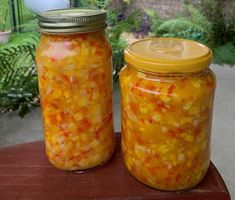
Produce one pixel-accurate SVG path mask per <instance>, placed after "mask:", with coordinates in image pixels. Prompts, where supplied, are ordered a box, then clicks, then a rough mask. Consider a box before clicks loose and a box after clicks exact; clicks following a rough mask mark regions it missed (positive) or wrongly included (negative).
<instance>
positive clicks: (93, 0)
mask: <svg viewBox="0 0 235 200" xmlns="http://www.w3.org/2000/svg"><path fill="white" fill-rule="evenodd" d="M108 2H109V0H75V5H76V6H79V7H86V8H99V9H104V8H106V6H107V4H108Z"/></svg>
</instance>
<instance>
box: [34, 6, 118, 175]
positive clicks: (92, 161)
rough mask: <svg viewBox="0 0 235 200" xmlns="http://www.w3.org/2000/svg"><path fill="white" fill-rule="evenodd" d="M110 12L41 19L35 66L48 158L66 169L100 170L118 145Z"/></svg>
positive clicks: (75, 12)
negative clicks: (108, 27) (108, 30)
mask: <svg viewBox="0 0 235 200" xmlns="http://www.w3.org/2000/svg"><path fill="white" fill-rule="evenodd" d="M105 20H106V13H105V12H104V11H99V10H84V9H70V10H55V11H48V12H45V13H43V14H41V15H40V16H39V25H40V28H41V32H42V36H41V40H40V43H39V47H38V49H37V54H36V61H37V70H38V81H39V90H40V96H41V105H42V114H43V126H44V134H45V143H46V153H47V156H48V158H49V161H50V162H51V163H52V164H53V165H54V166H55V167H57V168H59V169H63V170H69V171H72V170H85V169H89V168H93V167H96V166H98V165H102V164H103V163H105V162H107V161H108V160H109V158H110V157H111V155H112V153H113V151H114V146H115V135H114V128H113V115H112V62H111V54H112V52H111V47H110V45H109V43H108V41H107V39H106V37H105V32H104V28H105V26H106V23H105Z"/></svg>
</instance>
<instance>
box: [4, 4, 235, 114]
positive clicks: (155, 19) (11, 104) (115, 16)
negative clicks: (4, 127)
mask: <svg viewBox="0 0 235 200" xmlns="http://www.w3.org/2000/svg"><path fill="white" fill-rule="evenodd" d="M13 1H14V0H0V34H1V32H4V31H9V30H11V34H10V39H9V41H8V42H7V43H5V44H0V112H2V113H5V112H9V111H14V110H18V113H19V116H21V117H23V116H24V115H25V114H27V113H28V112H29V110H30V107H32V106H38V105H39V93H38V85H37V74H36V68H35V50H36V47H37V45H38V41H39V37H40V33H39V32H38V27H37V18H36V14H35V13H33V12H32V11H29V10H28V9H27V8H26V7H25V4H24V1H23V0H18V1H14V2H15V4H14V12H15V13H14V14H15V17H13V14H12V2H13ZM130 3H131V0H119V1H117V0H71V1H70V4H71V7H89V8H99V9H106V10H107V14H108V18H107V23H108V27H107V37H108V38H109V41H110V43H111V45H112V48H113V78H114V81H118V73H119V71H120V70H121V68H122V67H123V66H124V59H123V51H124V49H125V47H126V46H127V44H128V43H129V42H131V41H132V40H136V39H138V38H143V37H148V36H156V37H178V38H186V39H192V40H196V41H199V42H201V43H203V44H206V45H208V46H209V47H210V48H211V49H212V50H213V52H214V55H215V58H214V62H215V63H219V64H229V65H231V66H233V65H234V63H235V18H231V19H230V20H227V19H225V18H224V15H223V12H222V7H221V5H220V1H215V0H200V3H198V4H193V3H191V1H187V0H185V1H182V10H181V11H180V12H176V13H175V14H174V16H172V18H171V19H166V18H163V17H161V16H160V15H159V14H158V13H157V12H156V10H150V9H144V10H141V11H134V12H126V11H127V9H128V6H129V4H130ZM117 5H118V6H117Z"/></svg>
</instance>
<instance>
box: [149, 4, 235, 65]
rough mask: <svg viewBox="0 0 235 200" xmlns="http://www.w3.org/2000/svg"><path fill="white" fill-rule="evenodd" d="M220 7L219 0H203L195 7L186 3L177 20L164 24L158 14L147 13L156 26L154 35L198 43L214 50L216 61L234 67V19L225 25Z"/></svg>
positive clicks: (153, 27)
mask: <svg viewBox="0 0 235 200" xmlns="http://www.w3.org/2000/svg"><path fill="white" fill-rule="evenodd" d="M221 8H222V6H221V5H220V1H217V0H216V1H212V0H201V1H200V3H199V4H196V5H193V4H192V3H191V1H185V4H184V9H183V12H182V13H180V14H179V15H178V16H177V17H176V18H175V19H170V20H165V21H161V20H160V19H159V17H158V16H157V15H155V16H153V14H151V13H150V14H149V13H148V15H149V16H150V18H151V19H152V23H153V25H152V26H151V32H152V33H153V35H155V36H159V37H176V38H185V39H191V40H196V41H199V42H201V43H204V44H206V45H207V46H209V47H211V48H212V50H213V51H214V53H215V62H219V63H221V62H223V63H228V64H234V63H235V62H234V59H232V57H233V56H232V55H231V53H229V52H234V50H235V20H231V22H226V21H225V19H224V18H223V14H222V10H221ZM223 51H224V52H223ZM222 54H224V55H222ZM225 54H226V55H225Z"/></svg>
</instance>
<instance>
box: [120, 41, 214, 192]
mask: <svg viewBox="0 0 235 200" xmlns="http://www.w3.org/2000/svg"><path fill="white" fill-rule="evenodd" d="M211 59H212V52H211V50H210V49H209V48H207V47H206V46H204V45H202V44H199V43H197V42H194V41H190V40H183V39H171V38H165V39H163V38H159V39H157V38H151V39H146V40H141V41H137V42H135V43H133V44H132V45H130V46H129V47H128V48H127V49H126V51H125V61H126V63H127V66H125V67H124V68H123V70H122V71H121V73H120V86H121V119H122V151H123V156H124V161H125V164H126V167H127V169H128V170H129V172H130V173H131V174H132V175H133V176H134V177H136V178H137V179H138V180H139V181H141V182H142V183H144V184H146V185H148V186H151V187H153V188H156V189H161V190H169V191H174V190H182V189H188V188H192V187H194V186H195V185H197V184H198V183H199V182H200V181H201V180H202V179H203V178H204V176H205V174H206V172H207V169H208V167H209V164H210V138H211V124H212V112H213V98H214V92H215V85H216V80H215V75H214V74H213V72H212V71H211V70H210V69H209V68H208V66H209V65H210V63H211Z"/></svg>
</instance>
